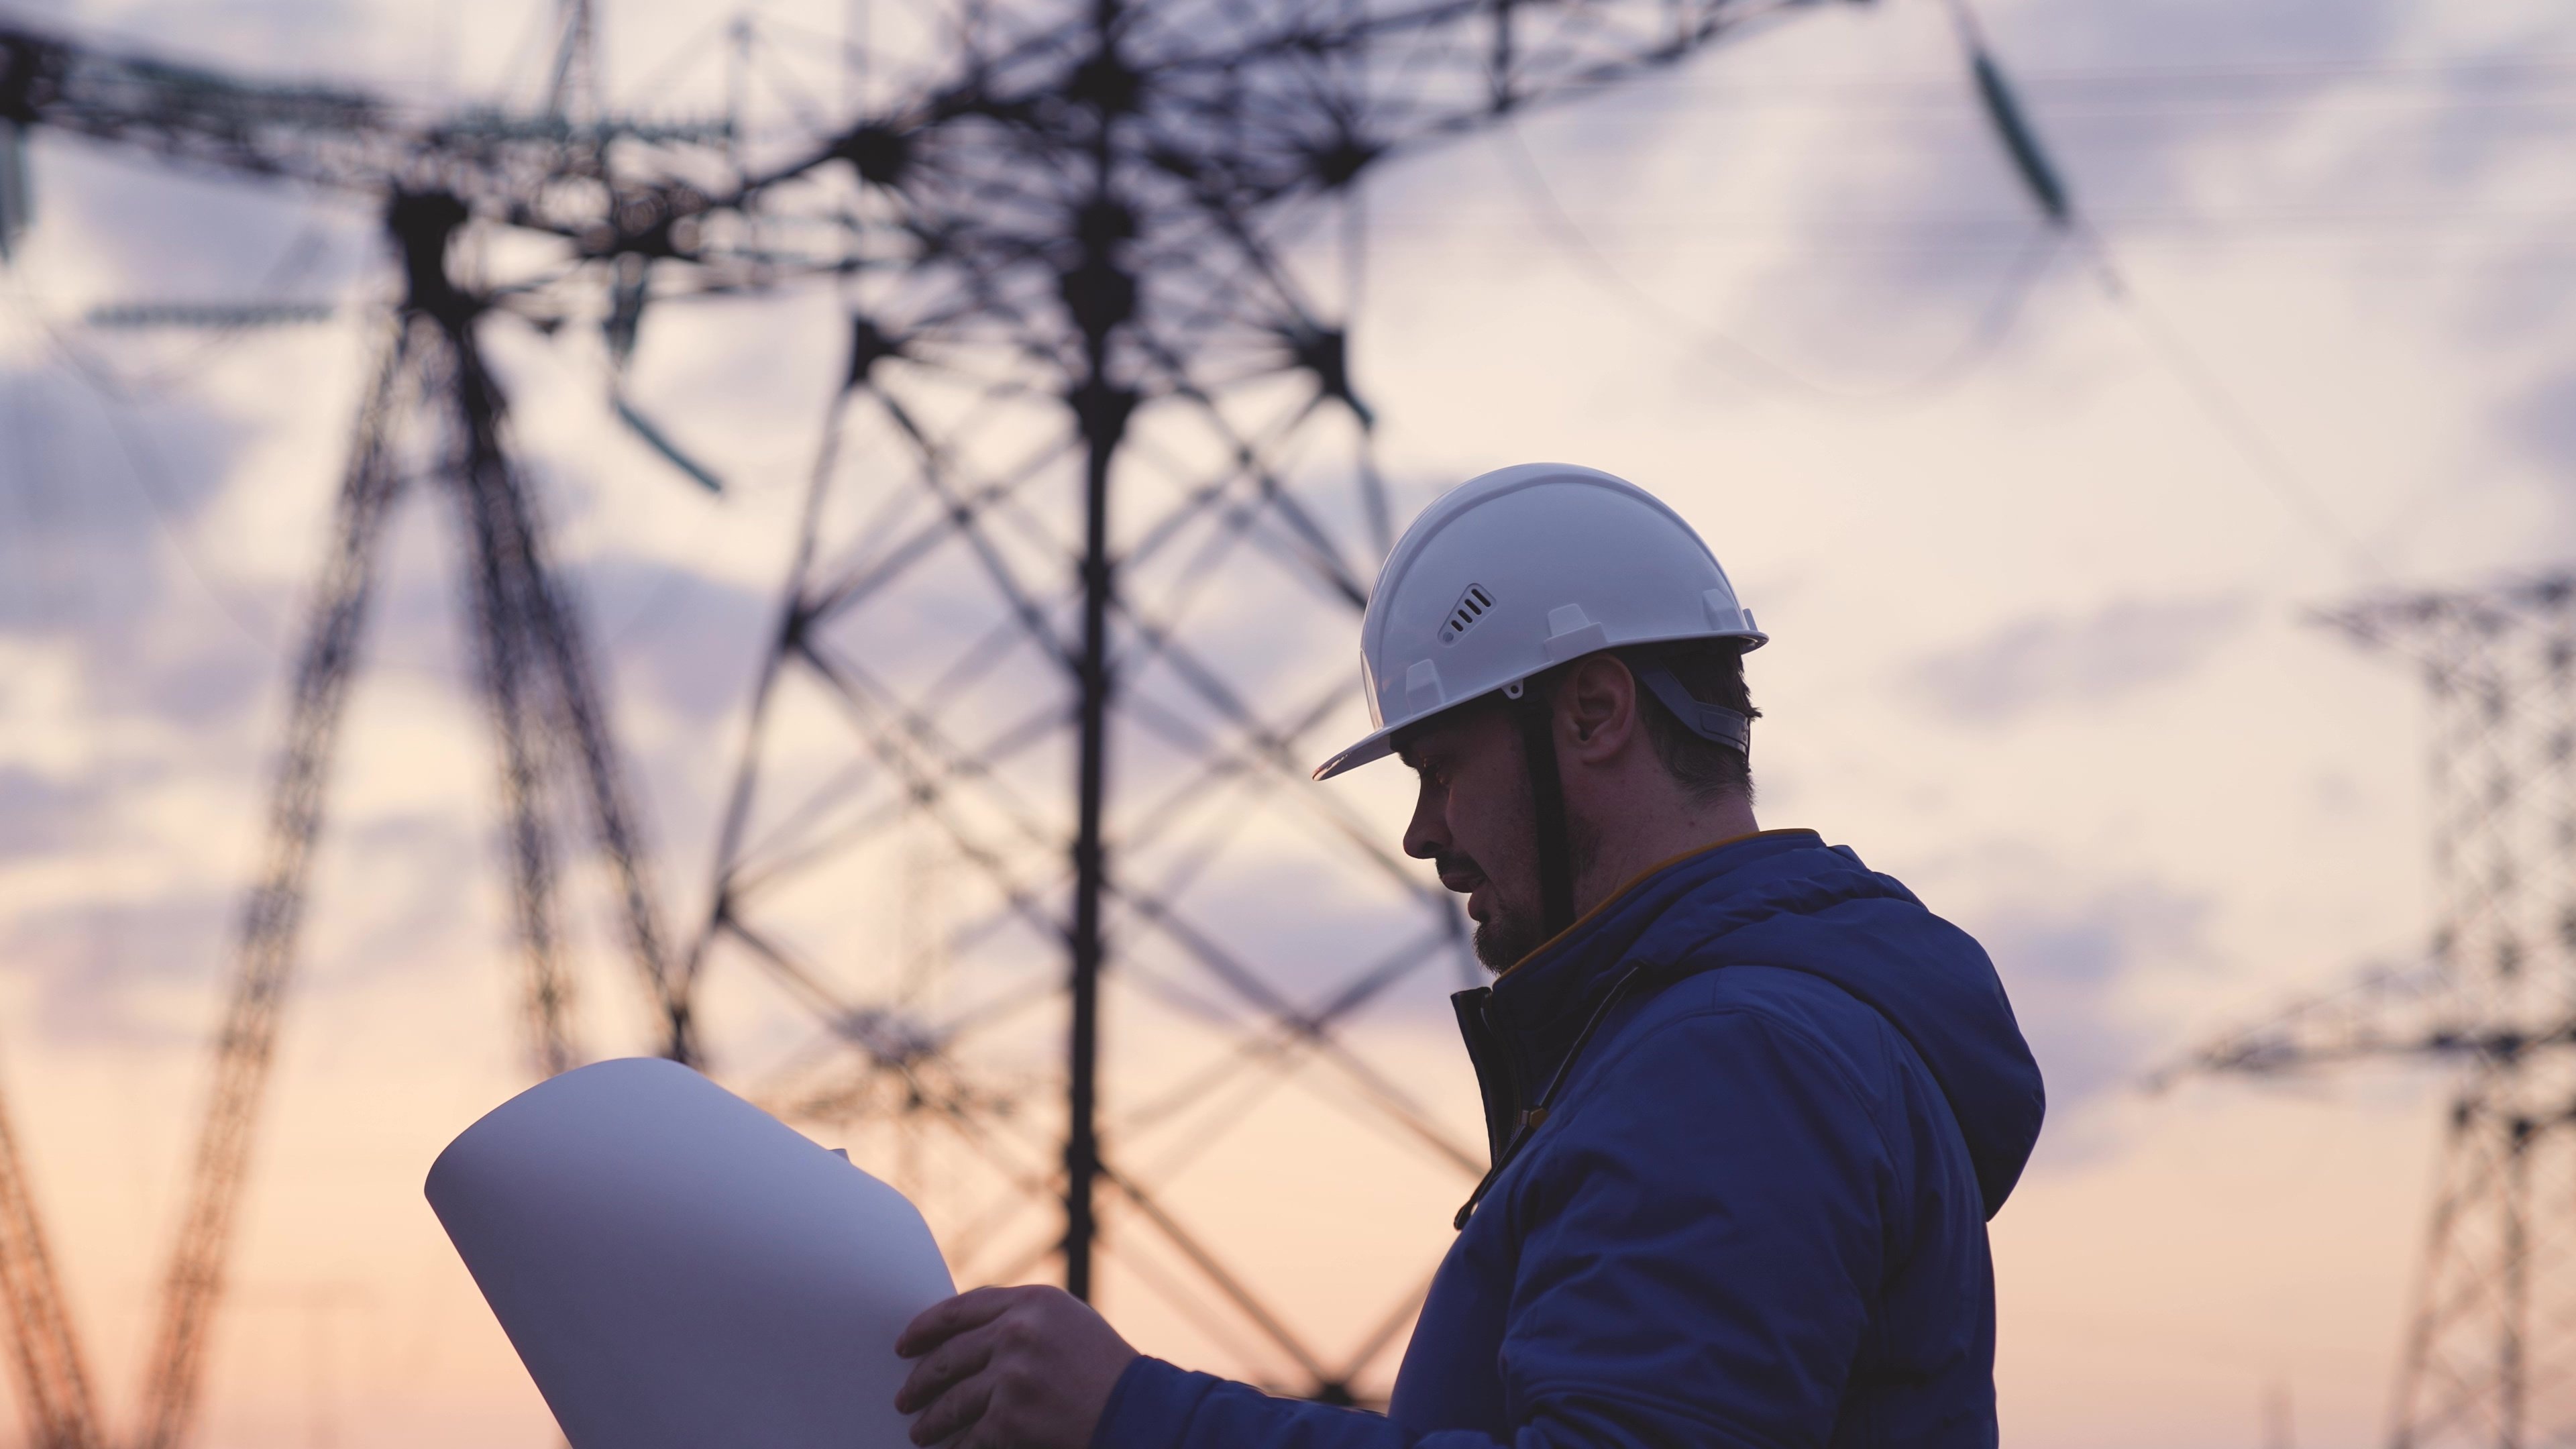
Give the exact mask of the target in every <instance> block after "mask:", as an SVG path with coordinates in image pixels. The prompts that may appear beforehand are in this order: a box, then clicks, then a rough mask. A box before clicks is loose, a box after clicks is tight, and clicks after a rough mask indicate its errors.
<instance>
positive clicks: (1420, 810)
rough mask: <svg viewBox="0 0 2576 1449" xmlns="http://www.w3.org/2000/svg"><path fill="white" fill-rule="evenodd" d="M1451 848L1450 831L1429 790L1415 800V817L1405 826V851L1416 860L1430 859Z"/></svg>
mask: <svg viewBox="0 0 2576 1449" xmlns="http://www.w3.org/2000/svg"><path fill="white" fill-rule="evenodd" d="M1448 848H1449V831H1448V828H1447V825H1446V822H1444V821H1442V820H1441V818H1440V811H1439V809H1438V807H1437V805H1436V804H1435V802H1434V801H1433V799H1432V795H1431V792H1430V791H1429V790H1427V789H1426V790H1424V791H1422V792H1421V793H1420V794H1419V795H1416V796H1415V797H1414V800H1413V819H1412V820H1411V821H1409V822H1407V823H1406V825H1405V827H1404V853H1405V854H1407V855H1409V856H1412V857H1413V858H1414V859H1415V860H1429V859H1431V858H1432V857H1434V856H1437V855H1441V854H1443V853H1445V852H1446V851H1447V850H1448Z"/></svg>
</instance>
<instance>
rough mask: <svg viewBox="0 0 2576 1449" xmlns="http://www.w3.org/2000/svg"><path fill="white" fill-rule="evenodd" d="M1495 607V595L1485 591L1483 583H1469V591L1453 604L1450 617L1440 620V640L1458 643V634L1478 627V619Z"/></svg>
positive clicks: (1445, 642)
mask: <svg viewBox="0 0 2576 1449" xmlns="http://www.w3.org/2000/svg"><path fill="white" fill-rule="evenodd" d="M1493 607H1494V596H1493V595H1492V594H1489V593H1487V592H1485V586H1484V585H1483V584H1469V585H1468V586H1467V592H1465V593H1463V594H1460V595H1459V596H1458V602H1457V603H1456V604H1455V605H1453V606H1451V608H1450V610H1449V617H1448V618H1446V619H1443V620H1441V621H1440V642H1441V643H1443V644H1455V643H1457V642H1458V636H1459V635H1461V634H1464V633H1466V632H1467V631H1468V630H1470V629H1472V628H1474V627H1476V621H1477V620H1479V619H1481V618H1483V617H1485V614H1486V611H1488V610H1490V609H1492V608H1493Z"/></svg>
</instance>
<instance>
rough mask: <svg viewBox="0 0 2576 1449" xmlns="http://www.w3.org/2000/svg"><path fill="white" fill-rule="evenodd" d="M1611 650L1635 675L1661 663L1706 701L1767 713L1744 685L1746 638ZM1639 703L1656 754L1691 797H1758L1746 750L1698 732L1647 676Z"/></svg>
mask: <svg viewBox="0 0 2576 1449" xmlns="http://www.w3.org/2000/svg"><path fill="white" fill-rule="evenodd" d="M1610 652H1611V653H1612V654H1613V655H1615V656H1617V658H1618V659H1619V661H1620V662H1621V663H1623V664H1625V665H1627V666H1628V672H1629V673H1630V674H1635V673H1637V672H1638V671H1639V670H1641V669H1646V668H1650V667H1653V666H1655V665H1661V666H1662V667H1664V668H1666V669H1669V670H1671V671H1672V673H1673V677H1674V678H1675V679H1678V680H1680V681H1681V685H1682V688H1683V689H1685V690H1688V691H1689V692H1690V696H1691V698H1693V699H1696V700H1698V701H1699V702H1700V703H1702V704H1714V705H1722V706H1724V707H1725V708H1727V709H1731V710H1734V711H1736V712H1737V713H1738V714H1741V715H1743V716H1744V717H1745V719H1747V720H1748V721H1749V720H1756V719H1760V718H1761V717H1762V711H1760V710H1758V709H1755V708H1754V707H1753V697H1752V695H1751V694H1749V693H1747V692H1746V690H1745V688H1744V643H1743V641H1742V640H1740V639H1675V640H1672V641H1670V642H1668V643H1663V644H1629V645H1625V646H1623V647H1621V648H1617V649H1613V650H1611V651H1610ZM1637 704H1638V707H1639V711H1640V712H1641V713H1642V714H1644V716H1645V719H1646V739H1647V741H1648V742H1649V743H1651V744H1652V745H1653V746H1654V747H1655V758H1656V759H1657V760H1659V761H1661V762H1662V764H1663V767H1664V769H1665V771H1666V772H1667V773H1668V774H1670V775H1671V776H1672V777H1673V779H1674V780H1676V781H1677V782H1679V783H1680V785H1681V787H1682V789H1683V790H1684V791H1685V792H1686V793H1688V794H1689V795H1690V796H1691V798H1693V799H1695V800H1710V799H1715V798H1716V797H1718V796H1720V795H1727V794H1736V795H1742V796H1743V797H1744V798H1745V799H1746V800H1747V801H1750V800H1752V798H1753V770H1752V766H1751V765H1750V763H1749V762H1748V761H1747V760H1746V759H1745V757H1744V755H1743V754H1742V753H1741V752H1740V751H1737V750H1732V749H1729V748H1727V747H1726V746H1724V745H1721V744H1718V743H1716V742H1715V741H1713V740H1709V739H1705V738H1702V737H1701V736H1699V735H1697V734H1695V733H1693V732H1692V731H1691V730H1690V728H1689V727H1688V726H1686V725H1684V724H1683V723H1682V722H1681V720H1680V719H1679V718H1678V717H1676V716H1675V715H1674V714H1673V712H1672V711H1671V710H1669V709H1667V708H1665V707H1664V702H1663V701H1662V700H1660V699H1657V698H1655V696H1654V692H1653V691H1651V690H1649V689H1647V688H1646V687H1645V681H1643V680H1642V679H1641V680H1639V681H1638V684H1637Z"/></svg>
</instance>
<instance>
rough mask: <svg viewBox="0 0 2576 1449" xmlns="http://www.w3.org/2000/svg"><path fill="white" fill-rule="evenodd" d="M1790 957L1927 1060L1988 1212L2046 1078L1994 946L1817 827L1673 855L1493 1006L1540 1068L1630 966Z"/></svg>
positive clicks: (1572, 932) (1506, 980) (1507, 978)
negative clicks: (1998, 970)
mask: <svg viewBox="0 0 2576 1449" xmlns="http://www.w3.org/2000/svg"><path fill="white" fill-rule="evenodd" d="M1731 965H1759V966H1773V967H1783V968H1787V969H1790V970H1796V971H1803V972H1806V973H1808V974H1810V975H1813V976H1818V977H1821V978H1823V979H1824V980H1826V981H1829V982H1831V983H1833V984H1834V985H1835V986H1836V987H1839V988H1840V989H1842V990H1843V991H1845V992H1847V993H1849V994H1850V995H1852V996H1853V997H1855V998H1857V999H1858V1000H1860V1001H1861V1002H1863V1003H1865V1004H1866V1005H1868V1006H1870V1007H1871V1008H1873V1009H1874V1010H1876V1011H1877V1012H1878V1013H1879V1015H1880V1016H1882V1017H1884V1018H1886V1020H1887V1021H1888V1023H1889V1024H1890V1025H1892V1026H1894V1027H1895V1028H1896V1030H1897V1032H1898V1033H1899V1034H1900V1035H1902V1036H1903V1037H1904V1038H1905V1040H1906V1041H1907V1042H1908V1043H1909V1044H1911V1045H1912V1046H1913V1048H1914V1051H1915V1053H1916V1055H1918V1056H1920V1057H1921V1058H1922V1059H1923V1064H1924V1065H1925V1066H1926V1067H1927V1068H1929V1069H1930V1070H1931V1073H1932V1077H1933V1080H1934V1081H1936V1082H1937V1083H1939V1085H1940V1088H1941V1091H1942V1094H1943V1095H1944V1096H1945V1097H1946V1098H1948V1100H1949V1104H1950V1113H1951V1116H1952V1117H1953V1118H1954V1119H1956V1120H1957V1122H1958V1124H1959V1131H1960V1133H1961V1135H1962V1136H1963V1137H1965V1138H1966V1140H1967V1146H1968V1155H1969V1159H1970V1161H1971V1162H1972V1163H1973V1164H1974V1166H1975V1168H1976V1174H1977V1185H1978V1188H1979V1190H1980V1191H1981V1193H1982V1194H1983V1196H1984V1199H1985V1210H1986V1216H1988V1217H1990V1218H1991V1217H1993V1216H1994V1215H1995V1213H1996V1211H1997V1210H1999V1209H2000V1208H2002V1206H2003V1204H2004V1199H2005V1198H2006V1197H2008V1196H2009V1195H2010V1194H2011V1192H2012V1189H2013V1184H2014V1183H2015V1182H2017V1181H2019V1180H2020V1178H2021V1171H2022V1167H2023V1165H2024V1164H2025V1163H2027V1162H2028V1161H2029V1160H2030V1153H2031V1149H2032V1147H2033V1146H2035V1145H2036V1144H2037V1142H2038V1140H2039V1126H2040V1119H2041V1117H2042V1115H2043V1113H2044V1110H2045V1102H2046V1098H2045V1093H2044V1090H2043V1088H2042V1085H2041V1082H2040V1076H2039V1064H2038V1063H2037V1062H2036V1061H2034V1060H2032V1058H2031V1054H2030V1047H2029V1045H2028V1043H2026V1042H2024V1041H2023V1040H2022V1035H2021V1028H2020V1026H2019V1025H2018V1024H2017V1023H2016V1022H2015V1021H2014V1020H2013V1012H2012V1003H2011V1002H2010V1001H2008V1000H2006V999H2005V996H2004V988H2003V982H2002V980H2001V979H2000V978H1998V977H1997V976H1996V974H1995V967H1994V962H1993V961H1991V960H1990V959H1988V957H1987V955H1986V952H1985V948H1984V947H1982V946H1979V945H1978V944H1977V943H1976V941H1975V940H1974V939H1973V938H1972V937H1970V936H1969V935H1968V933H1967V932H1965V931H1962V930H1960V929H1959V928H1958V927H1956V926H1954V925H1952V924H1950V923H1949V922H1948V921H1945V920H1943V919H1941V918H1940V917H1939V916H1936V915H1934V914H1932V912H1931V911H1929V910H1927V909H1925V907H1924V905H1923V903H1922V902H1921V901H1919V900H1917V899H1916V898H1915V896H1914V894H1913V892H1911V891H1908V890H1907V889H1906V888H1905V887H1904V886H1903V885H1902V884H1900V883H1899V882H1898V881H1897V880H1896V879H1895V878H1894V877H1892V876H1887V875H1882V874H1880V873H1878V872H1876V871H1873V870H1871V869H1869V868H1868V867H1867V866H1865V865H1863V864H1861V860H1860V857H1859V856H1858V855H1856V854H1854V853H1853V852H1852V850H1851V849H1850V848H1849V847H1848V846H1839V845H1837V846H1828V845H1826V844H1825V843H1824V841H1823V839H1822V838H1821V837H1819V836H1818V835H1816V834H1815V833H1814V832H1813V831H1806V830H1779V831H1766V832H1764V833H1763V834H1760V835H1754V836H1747V837H1745V838H1743V839H1740V840H1735V841H1731V842H1728V843H1726V844H1723V845H1719V846H1715V847H1712V848H1710V849H1708V850H1704V851H1701V852H1699V853H1698V854H1695V855H1689V856H1685V857H1683V858H1682V859H1680V860H1677V861H1673V862H1671V863H1669V864H1667V865H1664V866H1662V867H1660V868H1658V869H1657V870H1655V871H1654V872H1652V873H1650V874H1648V875H1646V876H1645V877H1643V878H1641V879H1639V880H1637V881H1635V882H1633V883H1632V884H1630V885H1629V886H1628V887H1627V889H1625V890H1624V891H1622V892H1621V893H1620V894H1619V895H1618V896H1616V897H1614V898H1612V899H1611V900H1610V901H1607V902H1605V903H1603V904H1602V905H1601V906H1599V907H1597V908H1595V909H1594V910H1593V911H1592V912H1591V913H1590V914H1588V915H1586V916H1585V917H1584V918H1583V919H1582V920H1580V921H1578V922H1576V923H1575V924H1574V926H1572V927H1571V928H1569V929H1568V930H1567V931H1566V932H1565V934H1563V935H1561V936H1559V937H1557V938H1556V939H1555V940H1554V941H1551V942H1550V943H1548V945H1546V946H1545V947H1542V948H1541V949H1540V950H1539V951H1538V952H1536V953H1535V954H1533V955H1532V956H1530V957H1529V958H1528V959H1526V960H1524V961H1522V962H1520V963H1519V964H1518V965H1516V966H1514V967H1513V968H1512V969H1511V970H1510V971H1509V972H1507V973H1505V974H1504V976H1503V977H1502V978H1501V980H1499V981H1498V982H1496V983H1495V985H1494V987H1493V996H1492V1006H1493V1007H1494V1008H1495V1010H1496V1011H1497V1013H1498V1014H1499V1015H1501V1016H1502V1017H1503V1018H1504V1019H1505V1021H1506V1023H1507V1024H1508V1029H1509V1030H1511V1031H1512V1033H1513V1034H1514V1035H1515V1036H1518V1037H1520V1038H1521V1040H1522V1043H1523V1044H1524V1046H1525V1048H1526V1050H1527V1051H1528V1052H1529V1054H1530V1056H1532V1057H1533V1058H1536V1059H1537V1065H1538V1067H1539V1069H1540V1070H1542V1071H1548V1072H1552V1071H1553V1070H1554V1069H1555V1063H1556V1061H1558V1060H1561V1058H1562V1056H1563V1053H1564V1052H1565V1050H1566V1049H1567V1048H1568V1047H1569V1046H1570V1045H1571V1040H1572V1035H1573V1032H1574V1031H1575V1030H1576V1029H1577V1028H1579V1026H1580V1024H1581V1021H1582V1019H1583V1018H1584V1017H1585V1016H1587V1015H1588V1014H1589V1013H1590V1011H1591V1010H1592V1008H1593V1007H1594V1006H1595V1005H1597V1004H1598V1003H1599V1002H1600V1001H1601V999H1602V998H1603V997H1604V996H1606V995H1607V994H1608V993H1609V992H1610V991H1611V990H1612V989H1614V988H1615V986H1616V985H1617V982H1618V980H1619V979H1620V978H1621V977H1624V976H1625V975H1627V974H1628V972H1629V970H1630V969H1632V968H1635V967H1639V966H1643V967H1646V968H1648V969H1650V970H1658V971H1669V972H1678V973H1690V972H1695V971H1699V970H1706V969H1712V968H1718V967H1724V966H1731Z"/></svg>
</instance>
